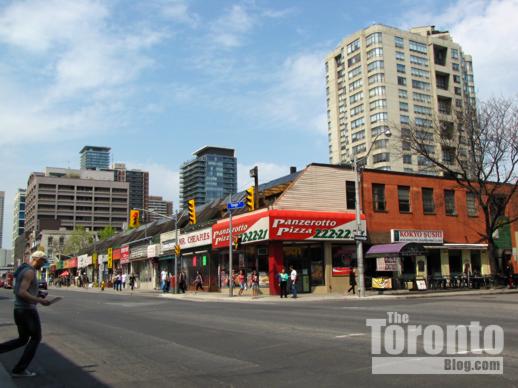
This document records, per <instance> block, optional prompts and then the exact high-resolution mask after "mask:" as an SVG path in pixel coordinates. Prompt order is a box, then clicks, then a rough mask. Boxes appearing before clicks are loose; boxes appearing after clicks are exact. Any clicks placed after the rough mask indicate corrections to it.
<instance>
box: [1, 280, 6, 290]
mask: <svg viewBox="0 0 518 388" xmlns="http://www.w3.org/2000/svg"><path fill="white" fill-rule="evenodd" d="M4 283H5V282H4V279H0V288H3V287H4Z"/></svg>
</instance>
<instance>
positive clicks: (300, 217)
mask: <svg viewBox="0 0 518 388" xmlns="http://www.w3.org/2000/svg"><path fill="white" fill-rule="evenodd" d="M269 216H270V239H271V240H319V241H321V240H324V241H329V240H332V241H352V240H354V230H355V229H356V221H355V214H354V213H338V212H315V211H297V210H270V212H269ZM362 218H364V217H362ZM364 223H365V221H364V220H362V224H363V225H362V227H363V230H365V225H364Z"/></svg>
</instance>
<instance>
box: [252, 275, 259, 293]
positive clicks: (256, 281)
mask: <svg viewBox="0 0 518 388" xmlns="http://www.w3.org/2000/svg"><path fill="white" fill-rule="evenodd" d="M251 281H252V296H259V274H258V273H257V271H255V270H254V271H253V272H252V279H251Z"/></svg>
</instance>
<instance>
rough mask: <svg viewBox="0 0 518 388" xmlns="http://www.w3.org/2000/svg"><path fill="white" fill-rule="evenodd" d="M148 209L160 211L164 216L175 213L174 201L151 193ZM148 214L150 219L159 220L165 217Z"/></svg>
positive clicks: (154, 211) (155, 211)
mask: <svg viewBox="0 0 518 388" xmlns="http://www.w3.org/2000/svg"><path fill="white" fill-rule="evenodd" d="M148 210H152V211H153V213H158V214H161V215H163V216H167V217H171V216H172V215H173V202H172V201H165V200H164V199H163V198H162V197H159V196H155V195H150V196H149V201H148ZM153 213H149V214H148V216H149V217H148V219H149V221H155V220H159V219H161V218H163V217H160V216H159V215H158V214H153Z"/></svg>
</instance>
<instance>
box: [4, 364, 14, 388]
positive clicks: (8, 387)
mask: <svg viewBox="0 0 518 388" xmlns="http://www.w3.org/2000/svg"><path fill="white" fill-rule="evenodd" d="M0 387H2V388H15V385H14V384H13V380H12V377H11V375H10V374H9V373H8V372H7V371H6V370H5V368H4V366H3V365H2V364H1V363H0Z"/></svg>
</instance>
